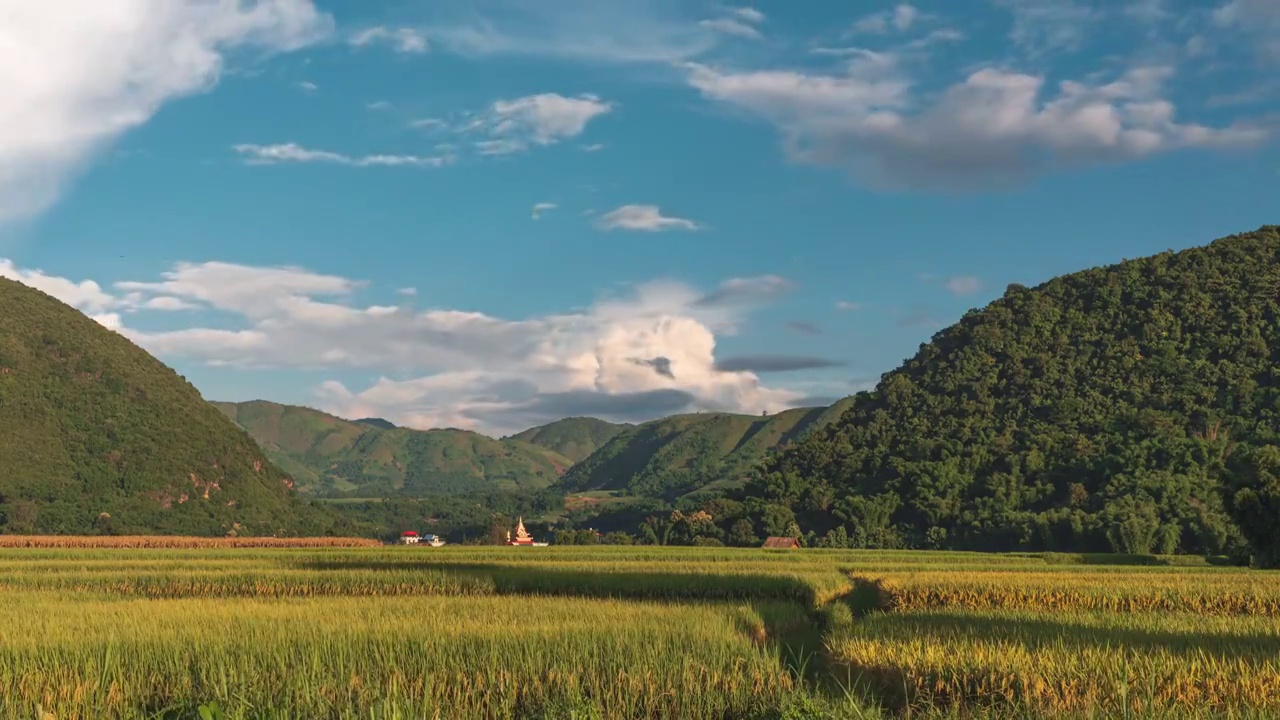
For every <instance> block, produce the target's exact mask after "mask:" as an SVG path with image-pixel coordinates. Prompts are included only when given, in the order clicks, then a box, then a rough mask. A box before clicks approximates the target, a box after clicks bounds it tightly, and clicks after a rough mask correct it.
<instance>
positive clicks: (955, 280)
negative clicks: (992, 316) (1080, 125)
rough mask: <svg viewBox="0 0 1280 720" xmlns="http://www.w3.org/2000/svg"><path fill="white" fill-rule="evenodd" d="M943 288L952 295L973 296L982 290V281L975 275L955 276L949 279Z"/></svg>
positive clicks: (943, 284)
mask: <svg viewBox="0 0 1280 720" xmlns="http://www.w3.org/2000/svg"><path fill="white" fill-rule="evenodd" d="M942 286H943V287H945V288H946V289H947V290H948V291H949V292H950V293H951V294H952V295H960V296H963V295H972V294H974V293H976V292H979V291H981V290H982V280H980V279H978V278H977V277H974V276H973V275H954V276H952V277H949V278H947V279H946V280H945V281H944V282H943V283H942Z"/></svg>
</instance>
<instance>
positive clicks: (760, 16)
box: [730, 7, 765, 25]
mask: <svg viewBox="0 0 1280 720" xmlns="http://www.w3.org/2000/svg"><path fill="white" fill-rule="evenodd" d="M730 12H732V13H733V14H734V15H736V16H737V17H738V19H739V20H744V21H746V22H749V23H752V24H755V25H759V24H760V23H762V22H764V20H765V17H764V13H762V12H760V11H759V10H756V9H755V8H751V7H737V8H733V9H732V10H730Z"/></svg>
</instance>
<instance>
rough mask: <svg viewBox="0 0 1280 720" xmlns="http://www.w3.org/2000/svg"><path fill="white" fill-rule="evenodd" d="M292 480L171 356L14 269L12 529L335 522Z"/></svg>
mask: <svg viewBox="0 0 1280 720" xmlns="http://www.w3.org/2000/svg"><path fill="white" fill-rule="evenodd" d="M291 484H292V483H291V481H290V480H289V479H288V477H286V475H285V474H284V473H283V472H281V470H280V469H279V468H277V467H275V466H274V465H272V464H271V463H270V462H268V461H267V458H266V457H264V456H263V454H262V451H261V450H260V449H259V448H258V447H257V446H256V445H255V444H254V441H253V440H252V439H251V438H250V437H249V436H248V435H246V434H245V433H244V432H243V431H242V430H240V429H238V428H236V427H235V425H233V424H232V423H231V422H230V421H228V420H227V419H226V418H225V417H223V416H222V415H221V414H220V413H218V411H217V410H215V409H214V408H212V407H210V406H209V404H208V403H206V402H205V401H204V399H203V398H201V397H200V393H199V392H197V391H196V389H195V388H194V387H193V386H192V385H191V384H189V383H188V382H186V381H185V380H184V379H183V378H181V377H179V376H178V374H177V373H175V372H174V371H173V370H171V369H169V368H168V367H166V366H164V365H163V364H162V363H161V362H160V361H159V360H156V359H155V358H154V357H151V356H150V355H148V354H147V353H146V352H144V351H143V350H142V349H141V348H138V347H137V346H135V345H134V344H132V343H131V342H129V341H128V340H127V339H126V338H125V337H124V336H122V335H120V334H119V333H116V332H113V331H111V330H108V329H107V328H105V327H103V326H101V325H99V324H98V323H96V322H94V321H93V320H91V319H89V318H88V317H85V315H84V314H82V313H80V312H79V311H77V310H75V309H74V308H71V307H69V306H67V305H64V304H63V303H61V302H59V301H58V300H55V299H54V298H52V297H50V296H48V295H46V294H44V293H42V292H40V291H38V290H35V289H32V288H29V287H27V286H25V285H22V284H20V283H17V282H14V281H11V280H6V279H3V278H0V532H5V533H57V534H62V533H75V534H86V533H98V532H103V533H163V534H181V535H223V534H227V533H230V532H235V533H236V534H241V535H258V534H278V533H280V534H323V533H324V532H326V531H329V530H333V529H334V516H333V515H331V514H330V513H329V512H327V511H324V510H322V509H320V508H317V507H313V506H311V505H309V504H308V503H305V502H303V501H301V500H299V499H297V498H296V497H295V495H294V493H293V491H292V490H291Z"/></svg>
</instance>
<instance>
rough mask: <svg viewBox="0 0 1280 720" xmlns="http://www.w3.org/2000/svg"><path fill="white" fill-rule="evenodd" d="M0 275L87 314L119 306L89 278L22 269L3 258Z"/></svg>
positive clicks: (112, 297)
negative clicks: (69, 278)
mask: <svg viewBox="0 0 1280 720" xmlns="http://www.w3.org/2000/svg"><path fill="white" fill-rule="evenodd" d="M0 277H2V278H8V279H9V280H16V281H18V282H20V283H22V284H23V285H27V286H29V287H33V288H35V289H36V290H39V291H40V292H42V293H45V294H46V295H52V296H53V297H55V298H57V299H59V300H61V301H62V302H64V303H66V304H68V305H70V306H71V307H73V308H75V309H77V310H81V311H83V312H85V313H87V314H94V313H101V312H104V311H106V310H110V309H112V308H116V307H119V306H120V305H121V302H120V300H119V299H118V298H116V297H115V296H114V295H112V294H111V293H108V292H106V291H104V290H103V289H102V287H101V286H99V285H98V283H96V282H94V281H92V280H82V281H80V282H74V281H72V280H68V279H66V278H61V277H57V276H54V275H48V274H45V273H44V272H42V271H40V270H21V269H19V268H18V267H17V266H16V265H14V264H13V262H12V261H10V260H6V259H4V258H0Z"/></svg>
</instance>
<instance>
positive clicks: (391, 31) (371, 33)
mask: <svg viewBox="0 0 1280 720" xmlns="http://www.w3.org/2000/svg"><path fill="white" fill-rule="evenodd" d="M347 42H348V43H350V44H351V45H353V46H355V47H365V46H366V45H373V44H376V43H386V44H388V45H390V46H391V47H392V48H393V49H394V50H395V51H396V52H398V53H406V54H418V53H424V52H426V51H427V50H428V47H427V38H426V36H424V35H423V34H422V33H421V32H420V31H418V30H415V29H413V28H408V27H402V28H389V27H386V26H385V25H378V26H376V27H371V28H366V29H364V30H361V31H360V32H358V33H355V34H354V35H352V36H351V37H350V38H348V40H347Z"/></svg>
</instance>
